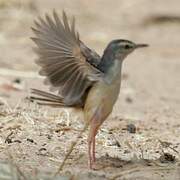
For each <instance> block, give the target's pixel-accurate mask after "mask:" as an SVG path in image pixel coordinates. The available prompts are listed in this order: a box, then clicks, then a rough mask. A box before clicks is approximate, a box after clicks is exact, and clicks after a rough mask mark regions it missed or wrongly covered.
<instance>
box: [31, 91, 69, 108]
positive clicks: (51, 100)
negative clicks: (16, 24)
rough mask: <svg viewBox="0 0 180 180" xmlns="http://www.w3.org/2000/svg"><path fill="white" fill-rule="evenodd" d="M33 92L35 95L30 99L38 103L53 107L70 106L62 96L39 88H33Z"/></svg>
mask: <svg viewBox="0 0 180 180" xmlns="http://www.w3.org/2000/svg"><path fill="white" fill-rule="evenodd" d="M31 93H32V94H34V95H32V96H30V100H33V101H35V102H36V103H37V104H40V105H48V106H53V107H56V106H57V107H60V106H69V105H67V104H65V103H64V102H63V98H62V97H60V96H57V95H54V94H51V93H48V92H45V91H41V90H38V89H31Z"/></svg>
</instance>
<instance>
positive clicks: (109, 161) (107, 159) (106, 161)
mask: <svg viewBox="0 0 180 180" xmlns="http://www.w3.org/2000/svg"><path fill="white" fill-rule="evenodd" d="M175 162H176V161H164V162H162V161H160V159H156V160H153V159H143V158H140V159H136V158H135V159H131V160H123V159H121V158H119V157H111V156H109V155H105V156H101V157H100V158H97V159H96V166H95V168H94V169H95V170H101V169H104V168H123V169H126V168H130V167H145V166H146V167H147V166H161V165H163V166H166V165H165V164H167V165H168V164H169V163H175Z"/></svg>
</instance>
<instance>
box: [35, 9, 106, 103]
mask: <svg viewBox="0 0 180 180" xmlns="http://www.w3.org/2000/svg"><path fill="white" fill-rule="evenodd" d="M32 30H33V32H34V34H35V37H33V38H32V40H33V41H34V42H35V43H36V45H37V48H36V52H37V54H38V56H39V58H38V59H37V60H36V63H37V64H38V65H40V66H41V70H40V72H39V73H40V75H42V76H46V79H45V84H50V85H51V90H55V91H58V94H59V96H60V97H63V98H60V99H58V97H57V100H59V101H61V104H64V105H67V106H70V105H78V104H79V105H80V106H83V103H84V102H83V95H84V93H85V91H86V90H87V89H88V88H89V87H90V86H92V84H93V83H94V82H96V81H98V80H99V79H100V78H101V76H102V75H103V74H102V73H101V72H100V71H99V70H98V69H97V68H96V67H97V65H98V63H99V62H100V56H99V55H98V54H97V53H96V52H95V51H93V50H91V49H89V48H88V47H87V46H86V45H85V44H84V43H83V42H81V41H80V40H79V34H78V33H77V32H76V30H75V20H74V18H73V21H72V23H71V25H69V23H68V19H67V16H66V14H65V12H63V22H61V21H60V19H59V17H58V15H57V13H56V12H55V11H54V12H53V18H51V17H49V15H46V17H45V20H44V19H42V18H39V19H38V21H35V27H34V28H32ZM32 92H33V93H34V94H36V95H38V96H42V97H45V98H46V97H48V93H47V94H43V93H42V92H41V91H36V90H33V91H32ZM49 97H51V95H50V94H49ZM32 99H35V97H32ZM37 100H43V98H41V99H40V98H37ZM44 100H45V99H44Z"/></svg>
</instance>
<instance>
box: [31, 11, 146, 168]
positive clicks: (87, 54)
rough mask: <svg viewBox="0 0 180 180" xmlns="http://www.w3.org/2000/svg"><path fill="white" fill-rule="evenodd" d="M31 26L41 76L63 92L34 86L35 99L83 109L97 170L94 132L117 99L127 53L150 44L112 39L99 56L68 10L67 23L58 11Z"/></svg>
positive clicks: (90, 152) (52, 86)
mask: <svg viewBox="0 0 180 180" xmlns="http://www.w3.org/2000/svg"><path fill="white" fill-rule="evenodd" d="M32 30H33V32H34V34H35V37H33V38H32V39H33V41H34V42H35V43H36V45H37V48H36V52H37V54H38V56H39V58H38V60H37V61H36V62H37V64H38V65H40V66H41V70H40V75H42V76H46V79H45V84H48V85H51V88H50V90H51V91H58V94H57V95H54V94H51V93H47V92H44V91H40V90H37V89H32V93H33V94H35V95H36V96H32V97H31V98H32V99H34V100H36V101H37V102H38V103H39V104H44V105H50V106H54V107H75V108H79V107H80V108H82V110H83V111H84V118H85V121H86V124H88V125H90V131H89V137H88V155H89V165H90V168H93V164H94V162H95V136H96V134H97V132H98V129H99V128H100V126H101V125H102V123H103V122H104V120H105V119H106V118H107V117H108V115H109V114H110V113H111V112H112V110H113V106H114V104H115V102H116V100H117V98H118V95H119V91H120V84H121V68H122V62H123V60H124V58H125V57H126V56H127V55H128V54H130V53H131V52H133V51H134V50H135V49H137V48H141V47H146V46H147V44H135V43H133V42H131V41H128V40H123V39H117V40H113V41H111V42H110V43H109V44H108V45H107V47H106V48H105V50H104V54H103V55H102V57H100V56H99V55H98V54H97V53H96V52H95V51H94V50H91V49H89V48H88V47H87V46H86V45H85V44H84V43H83V42H82V41H81V40H80V39H79V34H78V32H76V30H75V19H74V18H73V20H72V23H71V24H70V23H69V22H68V19H67V16H66V14H65V12H63V14H62V21H61V20H60V18H59V16H58V15H57V13H56V12H55V11H54V12H53V17H50V16H49V15H46V17H45V19H42V18H39V19H38V21H35V27H34V28H32Z"/></svg>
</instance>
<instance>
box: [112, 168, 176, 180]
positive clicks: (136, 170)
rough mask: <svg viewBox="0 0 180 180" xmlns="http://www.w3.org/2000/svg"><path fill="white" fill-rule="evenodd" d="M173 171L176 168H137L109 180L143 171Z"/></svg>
mask: <svg viewBox="0 0 180 180" xmlns="http://www.w3.org/2000/svg"><path fill="white" fill-rule="evenodd" d="M172 169H174V167H169V166H168V167H147V168H145V167H141V168H139V167H135V168H134V169H130V170H127V171H123V172H121V173H119V174H116V175H115V176H113V177H111V178H109V179H110V180H115V179H117V178H119V177H122V176H124V175H127V174H132V173H135V172H139V171H141V170H143V171H144V170H172Z"/></svg>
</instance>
